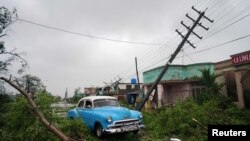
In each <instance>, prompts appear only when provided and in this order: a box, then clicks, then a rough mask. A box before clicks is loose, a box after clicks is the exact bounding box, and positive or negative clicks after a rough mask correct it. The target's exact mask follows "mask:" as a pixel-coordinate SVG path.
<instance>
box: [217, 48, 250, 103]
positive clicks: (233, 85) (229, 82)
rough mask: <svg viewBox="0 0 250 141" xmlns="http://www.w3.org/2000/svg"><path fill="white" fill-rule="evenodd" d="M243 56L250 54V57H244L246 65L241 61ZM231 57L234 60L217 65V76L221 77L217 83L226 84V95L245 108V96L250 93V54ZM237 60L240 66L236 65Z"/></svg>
mask: <svg viewBox="0 0 250 141" xmlns="http://www.w3.org/2000/svg"><path fill="white" fill-rule="evenodd" d="M242 54H243V55H244V54H249V55H248V56H249V57H248V56H246V57H245V55H244V58H243V59H245V62H244V63H242V62H243V61H244V60H243V61H242V59H240V57H241V55H242ZM235 56H236V57H237V58H236V59H235ZM231 57H232V59H229V60H225V61H221V62H218V63H215V66H214V68H215V74H216V75H219V77H218V78H217V80H216V81H217V82H218V83H221V84H224V86H223V88H222V93H223V94H224V95H226V96H229V97H231V98H232V99H233V100H234V101H235V102H236V103H237V104H238V106H239V107H245V99H244V94H245V93H247V92H248V93H249V92H250V61H249V60H250V53H249V51H247V52H243V53H239V54H236V55H232V56H231ZM237 59H238V62H240V63H239V64H235V62H237V61H235V60H237Z"/></svg>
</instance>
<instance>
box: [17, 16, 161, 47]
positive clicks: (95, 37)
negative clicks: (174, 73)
mask: <svg viewBox="0 0 250 141" xmlns="http://www.w3.org/2000/svg"><path fill="white" fill-rule="evenodd" d="M16 19H17V20H19V21H23V22H26V23H29V24H33V25H36V26H40V27H43V28H48V29H52V30H57V31H61V32H65V33H69V34H74V35H79V36H85V37H89V38H94V39H101V40H106V41H112V42H120V43H129V44H141V45H152V46H159V45H160V44H157V43H143V42H133V41H123V40H116V39H111V38H105V37H99V36H94V35H89V34H83V33H78V32H73V31H69V30H65V29H61V28H57V27H52V26H48V25H44V24H40V23H35V22H32V21H28V20H25V19H21V18H16Z"/></svg>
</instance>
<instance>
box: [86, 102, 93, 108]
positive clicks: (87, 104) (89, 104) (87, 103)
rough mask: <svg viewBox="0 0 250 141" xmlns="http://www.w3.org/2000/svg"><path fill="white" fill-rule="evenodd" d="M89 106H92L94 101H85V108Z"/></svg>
mask: <svg viewBox="0 0 250 141" xmlns="http://www.w3.org/2000/svg"><path fill="white" fill-rule="evenodd" d="M89 107H92V102H91V101H89V100H87V101H86V103H85V108H89Z"/></svg>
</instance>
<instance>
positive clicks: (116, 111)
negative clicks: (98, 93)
mask: <svg viewBox="0 0 250 141" xmlns="http://www.w3.org/2000/svg"><path fill="white" fill-rule="evenodd" d="M94 110H95V113H96V114H98V113H100V114H102V115H105V116H111V117H112V119H113V120H123V119H129V118H131V111H130V110H129V109H127V108H124V107H110V106H106V107H97V108H95V109H94Z"/></svg>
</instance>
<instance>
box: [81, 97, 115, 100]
mask: <svg viewBox="0 0 250 141" xmlns="http://www.w3.org/2000/svg"><path fill="white" fill-rule="evenodd" d="M85 99H89V100H91V101H93V100H96V99H116V98H114V97H112V96H87V97H84V98H82V99H81V100H85Z"/></svg>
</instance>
